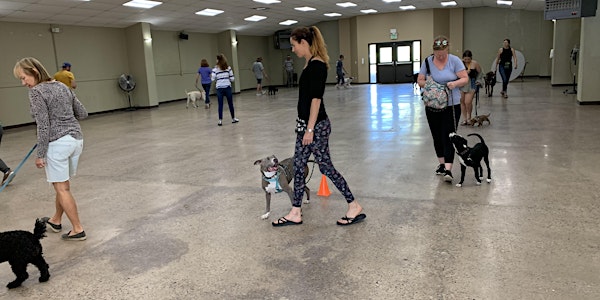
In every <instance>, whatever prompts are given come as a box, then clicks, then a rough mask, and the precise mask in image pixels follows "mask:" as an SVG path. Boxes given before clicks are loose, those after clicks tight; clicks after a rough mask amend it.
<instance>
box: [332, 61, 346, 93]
mask: <svg viewBox="0 0 600 300" xmlns="http://www.w3.org/2000/svg"><path fill="white" fill-rule="evenodd" d="M335 73H336V75H337V83H336V85H335V87H337V88H338V89H339V88H340V87H342V86H344V75H345V74H348V71H346V69H345V68H344V55H342V54H340V59H338V61H337V63H336V64H335Z"/></svg>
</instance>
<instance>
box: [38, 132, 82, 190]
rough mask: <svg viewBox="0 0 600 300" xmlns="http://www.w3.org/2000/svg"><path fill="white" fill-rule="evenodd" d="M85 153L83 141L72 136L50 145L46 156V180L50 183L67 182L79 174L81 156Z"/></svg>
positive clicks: (64, 137)
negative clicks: (78, 166) (78, 165)
mask: <svg viewBox="0 0 600 300" xmlns="http://www.w3.org/2000/svg"><path fill="white" fill-rule="evenodd" d="M82 151H83V140H76V139H75V138H74V137H72V136H70V135H68V134H67V135H65V136H63V137H61V138H60V139H58V140H56V141H54V142H50V144H48V153H47V154H46V178H47V179H48V182H65V181H67V180H69V178H70V177H71V176H75V174H76V173H77V164H78V163H79V156H80V155H81V152H82Z"/></svg>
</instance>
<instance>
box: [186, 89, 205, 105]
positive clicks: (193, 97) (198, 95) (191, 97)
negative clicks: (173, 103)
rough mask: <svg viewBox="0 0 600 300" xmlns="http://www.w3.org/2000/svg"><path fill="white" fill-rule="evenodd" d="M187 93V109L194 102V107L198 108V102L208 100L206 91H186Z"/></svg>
mask: <svg viewBox="0 0 600 300" xmlns="http://www.w3.org/2000/svg"><path fill="white" fill-rule="evenodd" d="M185 93H186V94H187V103H186V104H185V108H188V106H189V104H190V102H192V106H194V107H198V105H197V104H196V101H198V102H200V101H205V100H206V93H205V92H204V91H191V92H188V91H187V90H186V91H185Z"/></svg>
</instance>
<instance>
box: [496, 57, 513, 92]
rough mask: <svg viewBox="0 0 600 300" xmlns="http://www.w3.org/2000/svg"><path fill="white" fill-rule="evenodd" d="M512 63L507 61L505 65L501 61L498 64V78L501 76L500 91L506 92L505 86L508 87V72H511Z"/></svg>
mask: <svg viewBox="0 0 600 300" xmlns="http://www.w3.org/2000/svg"><path fill="white" fill-rule="evenodd" d="M512 68H513V67H512V64H511V63H509V64H508V65H505V64H503V63H501V64H500V66H499V68H498V72H500V78H502V91H503V92H506V88H507V87H508V82H509V81H510V74H512Z"/></svg>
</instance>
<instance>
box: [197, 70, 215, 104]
mask: <svg viewBox="0 0 600 300" xmlns="http://www.w3.org/2000/svg"><path fill="white" fill-rule="evenodd" d="M211 73H212V69H211V68H210V66H209V65H208V61H207V60H206V58H203V59H202V60H201V61H200V69H198V75H197V76H196V88H198V79H200V84H202V88H203V89H204V92H205V93H206V99H204V107H205V108H210V98H209V95H210V85H211V83H212V80H211Z"/></svg>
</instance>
